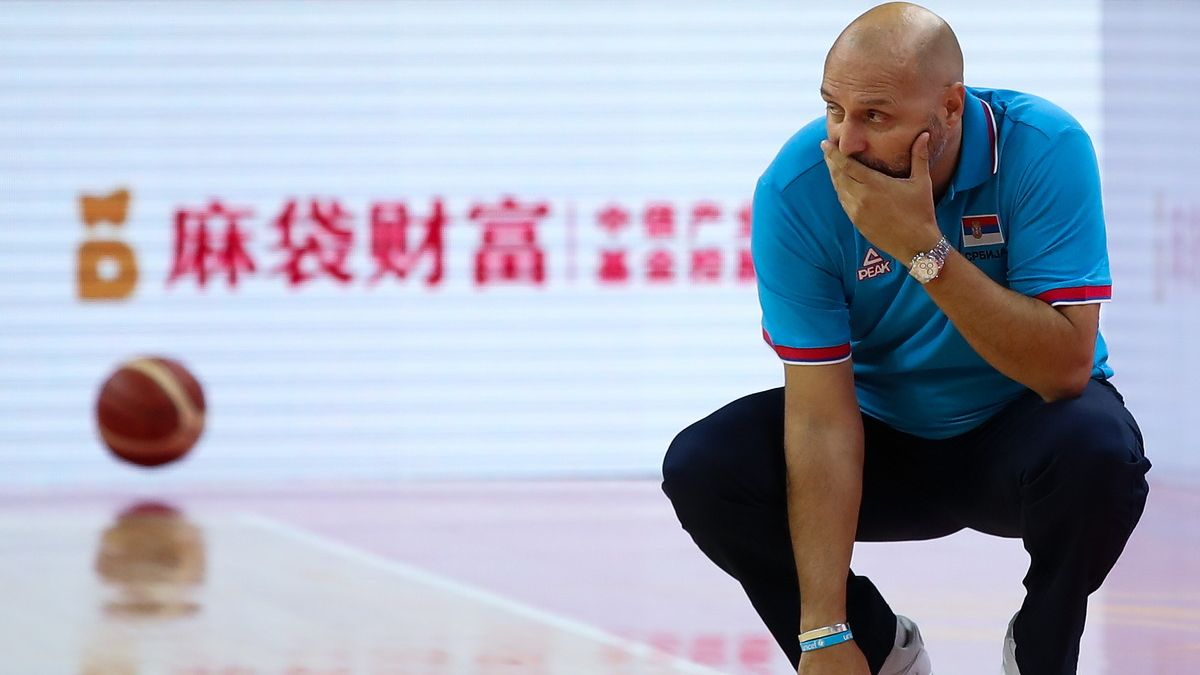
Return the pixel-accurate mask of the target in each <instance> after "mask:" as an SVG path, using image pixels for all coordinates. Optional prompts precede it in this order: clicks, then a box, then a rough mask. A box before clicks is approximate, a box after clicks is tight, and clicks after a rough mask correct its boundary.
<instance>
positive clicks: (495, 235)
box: [470, 197, 550, 286]
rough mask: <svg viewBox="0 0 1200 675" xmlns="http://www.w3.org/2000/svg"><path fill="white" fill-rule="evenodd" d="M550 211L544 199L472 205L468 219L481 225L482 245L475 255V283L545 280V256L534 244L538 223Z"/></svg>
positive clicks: (507, 199)
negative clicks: (529, 201)
mask: <svg viewBox="0 0 1200 675" xmlns="http://www.w3.org/2000/svg"><path fill="white" fill-rule="evenodd" d="M549 213H550V207H548V206H547V205H546V204H545V203H544V202H543V203H539V204H520V203H518V202H517V201H516V200H515V199H513V198H512V197H508V198H506V199H504V200H503V201H501V202H500V203H499V204H497V205H482V204H479V205H476V206H474V207H472V208H471V211H470V218H471V220H474V221H478V222H480V223H481V224H482V225H483V245H482V246H481V247H480V249H479V251H478V253H476V254H475V283H476V284H477V285H480V286H482V285H484V284H486V283H489V282H492V281H526V282H533V283H535V284H538V285H541V284H542V283H543V282H545V280H546V261H545V257H546V256H545V253H544V252H543V251H542V250H541V248H540V247H539V246H538V243H537V225H538V222H539V221H540V220H541V219H543V218H545V217H546V215H547V214H549Z"/></svg>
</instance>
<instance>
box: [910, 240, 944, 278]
mask: <svg viewBox="0 0 1200 675" xmlns="http://www.w3.org/2000/svg"><path fill="white" fill-rule="evenodd" d="M949 254H950V242H948V241H946V237H944V236H943V237H942V238H941V239H939V240H938V243H937V246H934V247H933V248H932V249H930V250H928V251H925V252H924V253H918V254H916V255H915V256H913V259H912V262H911V263H909V265H908V274H909V276H911V277H912V278H914V279H916V280H917V281H919V282H921V283H922V284H927V283H929V282H931V281H933V280H934V279H936V278H938V274H940V273H941V271H942V265H945V264H946V256H947V255H949Z"/></svg>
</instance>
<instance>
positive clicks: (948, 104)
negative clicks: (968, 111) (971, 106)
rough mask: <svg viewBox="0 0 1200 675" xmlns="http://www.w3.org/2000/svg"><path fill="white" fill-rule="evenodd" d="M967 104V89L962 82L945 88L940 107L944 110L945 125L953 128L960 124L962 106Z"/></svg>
mask: <svg viewBox="0 0 1200 675" xmlns="http://www.w3.org/2000/svg"><path fill="white" fill-rule="evenodd" d="M966 102H967V88H966V87H964V86H963V83H962V82H955V83H954V84H952V85H950V86H948V87H946V92H945V95H944V97H943V99H942V105H943V106H944V107H945V109H946V124H947V126H950V127H954V126H956V125H958V124H962V116H963V106H964V105H966Z"/></svg>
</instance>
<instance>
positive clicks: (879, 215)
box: [821, 131, 942, 265]
mask: <svg viewBox="0 0 1200 675" xmlns="http://www.w3.org/2000/svg"><path fill="white" fill-rule="evenodd" d="M821 150H822V151H823V152H824V153H825V165H826V166H827V167H829V176H830V178H832V179H833V187H834V189H835V190H837V195H838V201H840V202H841V203H842V208H843V209H844V210H845V211H846V215H847V216H849V217H850V221H851V222H853V223H854V226H855V227H857V228H858V231H859V232H861V233H862V235H863V236H864V237H866V238H867V240H868V241H870V242H871V244H873V245H875V246H877V247H879V248H881V249H883V250H884V251H885V252H887V254H888V255H890V256H892V257H893V258H895V259H896V260H897V261H899V262H900V263H901V264H902V265H908V264H909V263H910V262H911V261H912V259H913V256H915V255H916V254H918V253H921V252H924V251H928V250H930V249H931V248H933V247H934V246H936V245H937V242H938V238H939V237H941V236H942V235H941V231H940V230H939V229H938V226H937V215H936V213H935V211H934V204H933V184H932V183H931V182H930V179H929V132H928V131H926V132H923V133H922V134H921V135H920V136H917V140H915V141H913V145H912V170H911V172H910V175H909V177H908V178H892V177H891V176H888V175H887V174H883V173H880V172H878V171H876V170H874V169H872V168H870V167H868V166H866V165H865V164H863V163H861V162H859V161H858V160H856V159H854V158H852V157H849V156H847V155H844V154H842V151H841V150H839V149H838V147H837V145H835V144H834V143H831V142H830V141H827V140H826V141H821Z"/></svg>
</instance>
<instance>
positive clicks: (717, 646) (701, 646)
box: [692, 635, 725, 666]
mask: <svg viewBox="0 0 1200 675" xmlns="http://www.w3.org/2000/svg"><path fill="white" fill-rule="evenodd" d="M692 660H693V661H695V662H696V663H701V664H704V665H706V666H719V665H721V664H723V663H724V662H725V638H723V637H721V636H720V635H701V636H699V637H697V638H696V639H695V641H693V643H692Z"/></svg>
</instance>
